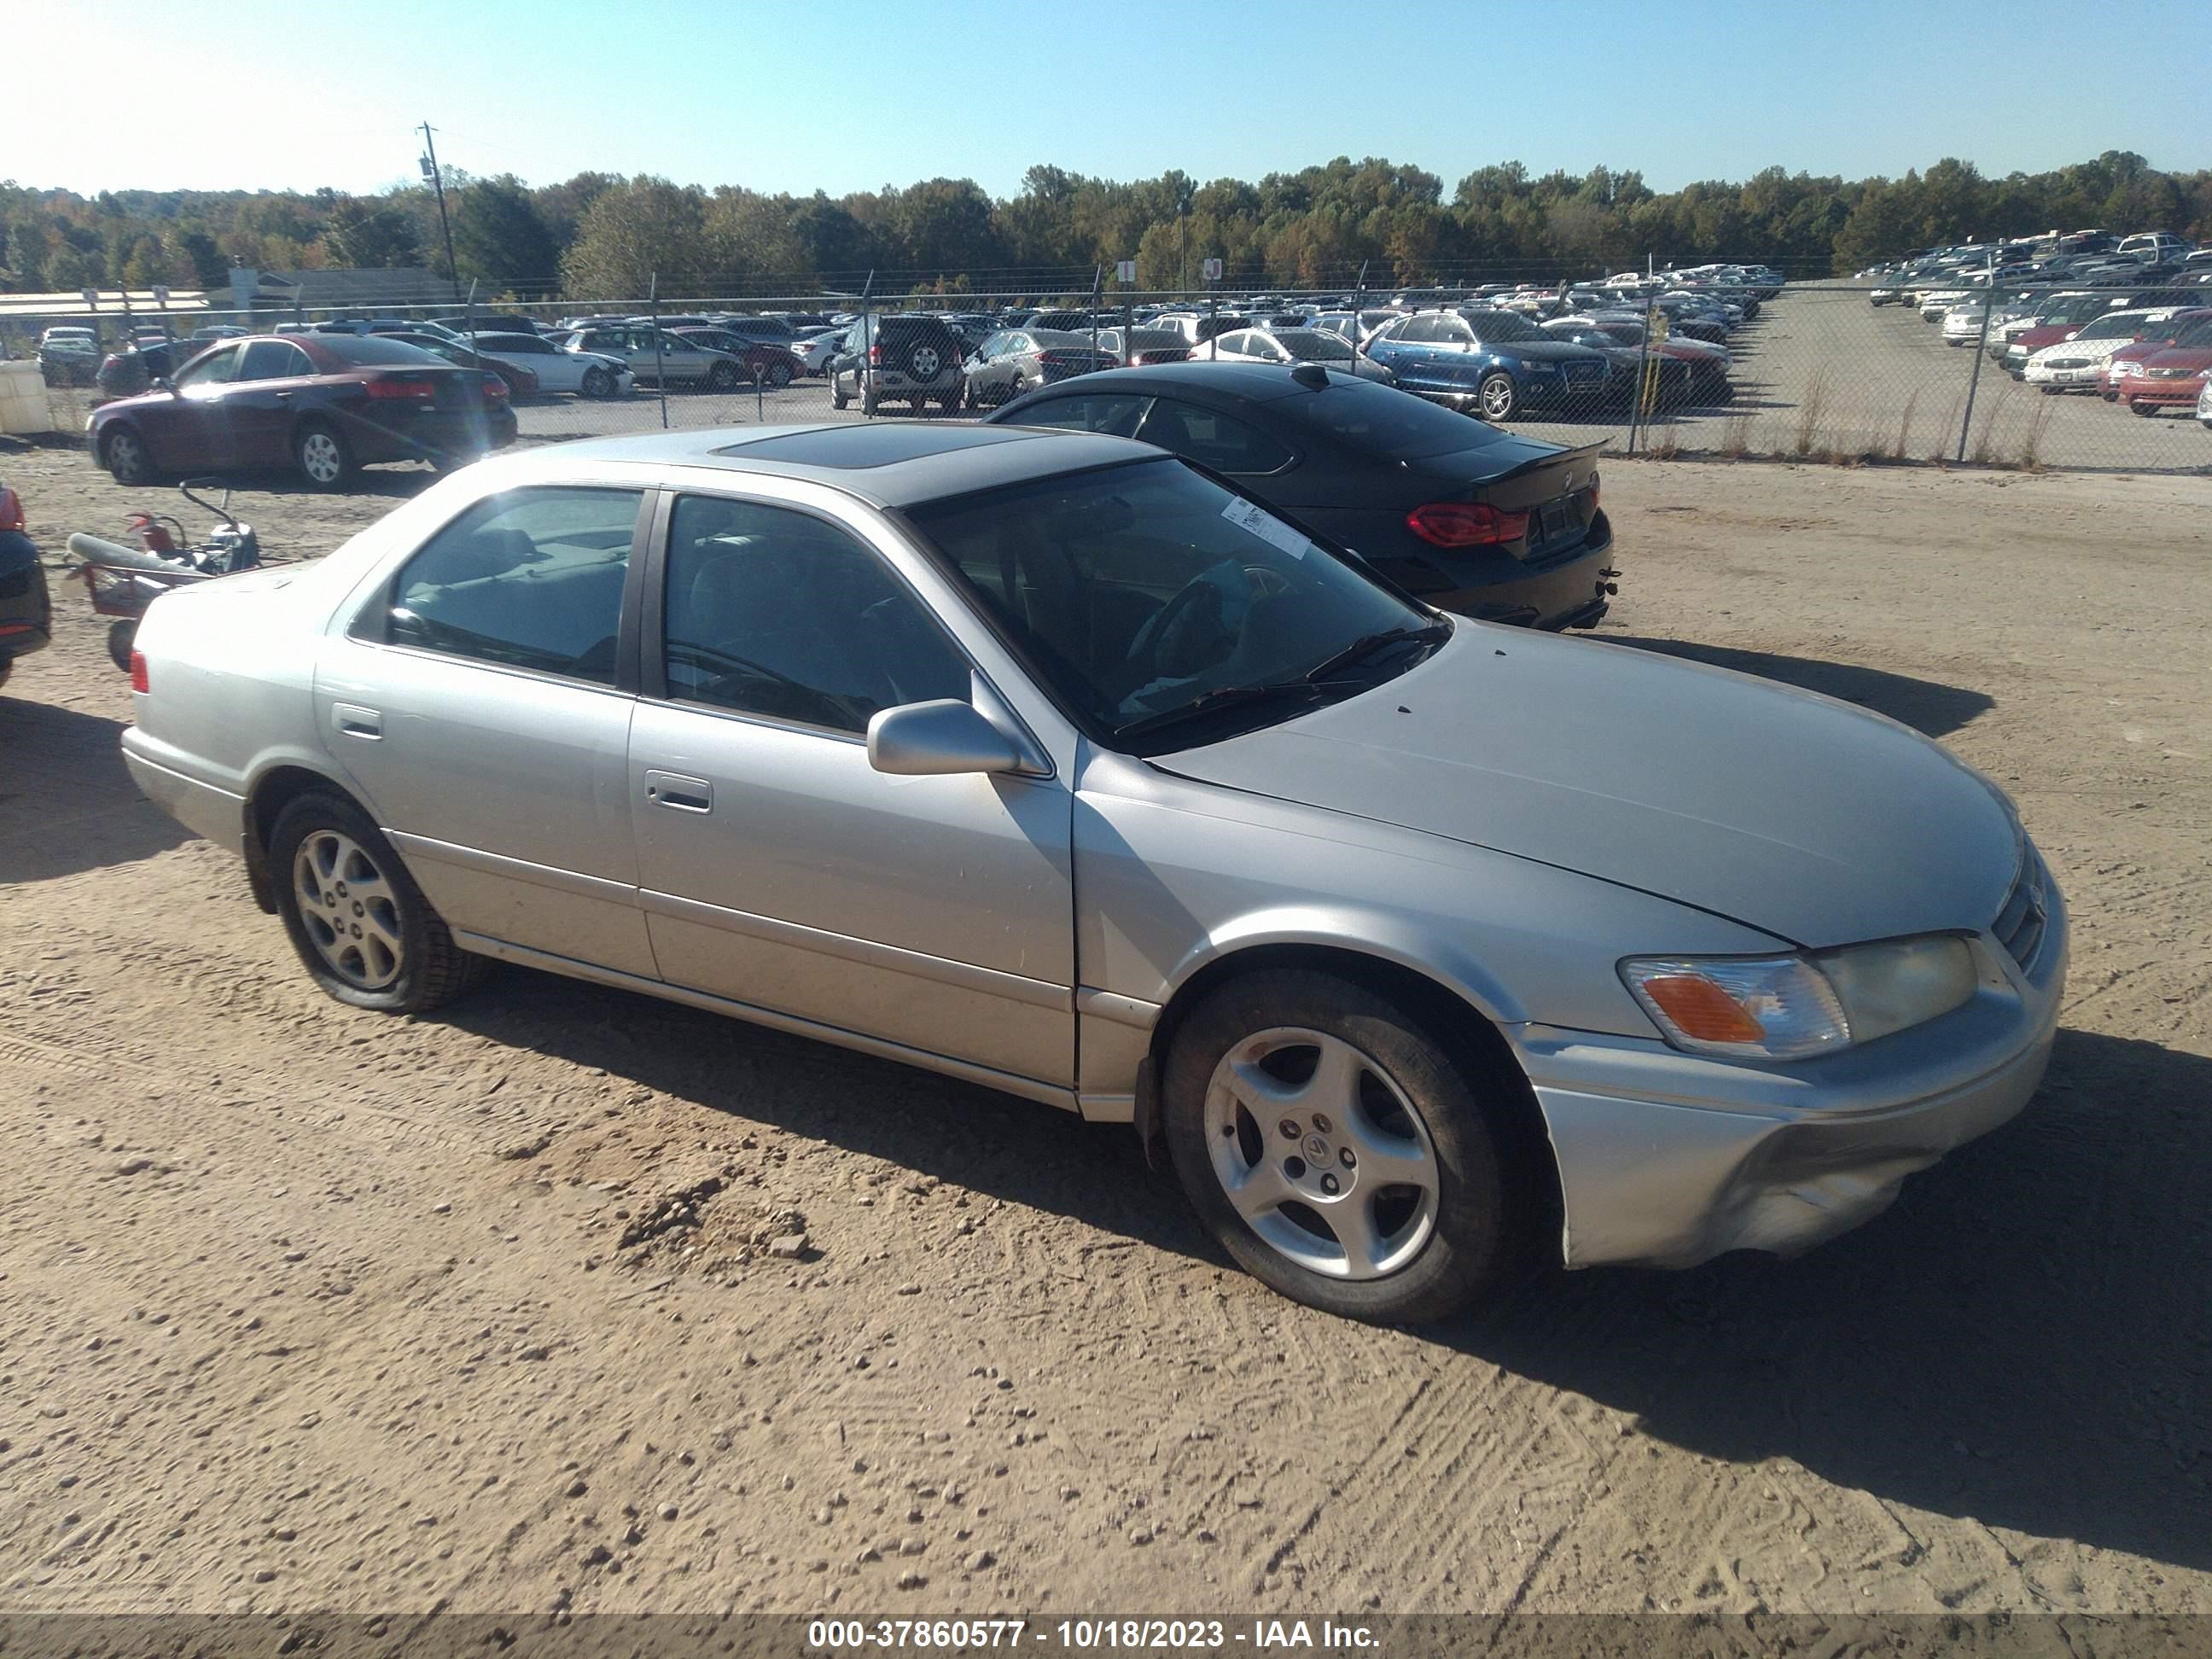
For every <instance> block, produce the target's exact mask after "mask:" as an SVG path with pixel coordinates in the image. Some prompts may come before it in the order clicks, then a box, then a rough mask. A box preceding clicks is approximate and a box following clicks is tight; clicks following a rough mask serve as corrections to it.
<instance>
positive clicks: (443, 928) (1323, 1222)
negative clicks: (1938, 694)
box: [124, 423, 2067, 1321]
mask: <svg viewBox="0 0 2212 1659" xmlns="http://www.w3.org/2000/svg"><path fill="white" fill-rule="evenodd" d="M137 646H138V655H137V660H136V662H135V663H134V665H133V671H132V673H133V685H134V690H135V692H136V696H135V697H134V702H135V705H136V708H137V725H136V726H134V727H132V728H131V730H130V731H129V732H127V733H126V734H125V738H124V748H125V756H126V757H127V759H128V761H129V763H130V767H131V772H132V774H133V775H134V776H135V777H136V778H137V781H138V783H139V785H140V787H142V788H143V789H144V790H145V792H146V793H148V794H149V796H151V797H152V798H153V799H155V800H156V801H157V802H159V803H160V804H161V805H163V806H164V807H166V808H167V810H168V811H171V812H173V814H175V815H176V817H179V819H181V820H182V821H183V822H184V823H185V824H186V825H188V826H189V827H190V828H191V829H194V830H196V831H197V832H198V833H199V834H201V835H204V836H207V837H209V838H210V840H213V841H216V842H220V843H221V844H222V845H223V846H225V847H228V848H232V849H233V850H234V851H236V852H237V853H238V854H240V855H241V857H242V858H243V859H244V860H245V862H246V868H247V871H248V872H250V876H251V880H252V889H253V891H254V892H255V894H256V895H257V896H258V898H259V900H260V902H261V904H262V906H263V908H265V909H267V910H269V911H270V912H272V913H274V914H275V915H278V916H280V917H281V918H282V919H283V926H284V927H285V930H286V932H287V933H289V936H290V938H291V941H292V944H293V945H294V946H295V949H296V951H297V952H298V955H299V958H300V960H301V963H302V964H303V965H304V966H305V968H306V969H307V972H308V974H309V975H312V976H313V978H314V980H315V981H317V983H318V984H319V985H320V986H321V987H323V988H324V989H325V991H327V992H328V993H329V994H331V996H333V997H335V998H337V999H338V1000H340V1001H343V1002H346V1003H349V1004H352V1005H354V1006H357V1007H365V1008H380V1009H390V1010H393V1011H397V1012H410V1013H418V1012H423V1011H425V1010H428V1009H429V1008H432V1007H434V1006H437V1005H438V1004H439V1003H441V1002H443V1001H444V1000H447V998H449V997H452V996H453V995H455V994H458V993H459V992H462V991H464V990H465V989H466V988H468V987H470V985H471V983H472V982H473V981H475V980H476V979H477V977H478V975H479V974H480V973H481V971H482V970H483V967H484V966H485V963H486V962H487V961H488V960H489V959H498V960H503V961H507V962H514V963H526V964H528V965H530V966H532V967H535V968H540V969H549V970H550V971H552V972H556V973H561V974H568V975H575V976H577V977H579V978H582V979H586V980H592V981H598V982H599V983H602V984H606V985H613V986H621V987H627V988H629V989H633V990H639V991H645V992H650V993H652V994H656V995H659V996H665V997H669V998H672V999H674V1000H678V1001H682V1002H685V1003H690V1004H693V1005H696V1006H700V1007H703V1008H709V1009H714V1010H718V1011H720V1012H725V1013H728V1014H732V1015H735V1016H737V1017H738V1018H742V1019H746V1020H751V1021H755V1022H757V1023H759V1024H766V1025H770V1026H775V1027H777V1028H779V1029H781V1030H790V1031H796V1032H800V1033H804V1034H805V1035H808V1036H816V1037H819V1038H822V1039H823V1040H825V1041H828V1042H836V1043H842V1044H845V1045H847V1046H848V1047H851V1048H859V1049H863V1050H866V1051H867V1052H869V1053H872V1054H881V1055H887V1056H890V1057H891V1058H893V1059H896V1060H905V1061H908V1062H910V1063H912V1064H915V1065H917V1066H926V1067H928V1068H930V1069H932V1070H934V1071H938V1072H942V1073H950V1074H951V1075H953V1076H957V1077H962V1078H967V1079H973V1080H975V1081H976V1082H978V1083H982V1084H986V1085H990V1086H992V1087H994V1088H997V1089H1001V1090H1006V1091H1011V1092H1013V1093H1016V1094H1019V1095H1023V1096H1026V1097H1030V1098H1032V1099H1034V1100H1037V1101H1041V1102H1043V1103H1047V1104H1049V1105H1053V1106H1057V1107H1060V1108H1061V1109H1065V1110H1067V1111H1070V1112H1077V1113H1080V1114H1081V1115H1083V1116H1085V1117H1087V1118H1094V1119H1104V1120H1109V1121H1129V1122H1132V1123H1133V1124H1134V1126H1135V1127H1136V1128H1137V1130H1138V1132H1139V1134H1140V1135H1141V1136H1142V1137H1143V1139H1144V1141H1145V1144H1146V1147H1147V1148H1148V1149H1149V1150H1151V1151H1153V1152H1158V1153H1159V1154H1161V1155H1164V1158H1166V1159H1167V1160H1168V1161H1170V1163H1171V1164H1173V1167H1174V1169H1175V1171H1176V1175H1177V1176H1178V1177H1179V1178H1180V1180H1181V1182H1182V1186H1183V1188H1184V1189H1185V1190H1186V1192H1187V1193H1188V1195H1189V1197H1190V1200H1191V1201H1192V1203H1193V1204H1194V1206H1195V1207H1196V1210H1197V1212H1198V1214H1199V1215H1200V1218H1202V1219H1203V1221H1204V1223H1205V1225H1206V1227H1207V1228H1208V1229H1210V1230H1211V1231H1212V1233H1213V1234H1214V1236H1215V1237H1217V1238H1218V1240H1219V1241H1220V1243H1221V1244H1222V1245H1223V1247H1224V1248H1225V1249H1227V1250H1228V1251H1229V1252H1230V1253H1231V1255H1233V1256H1235V1257H1236V1259H1237V1261H1240V1262H1241V1263H1243V1265H1244V1266H1245V1267H1247V1268H1249V1270H1250V1271H1251V1272H1252V1273H1255V1274H1256V1275H1257V1276H1258V1277H1260V1278H1261V1279H1264V1280H1265V1281H1266V1282H1267V1284H1269V1285H1273V1286H1274V1287H1275V1288H1276V1289H1278V1290H1279V1291H1282V1292H1284V1293H1285V1294H1286V1295H1288V1296H1291V1297H1297V1298H1298V1299H1300V1300H1302V1301H1305V1302H1309V1303H1311V1304H1315V1305H1316V1306H1318V1307H1322V1308H1326V1309H1329V1310H1334V1311H1336V1312H1339V1313H1341V1314H1346V1315H1350V1316H1356V1317H1360V1318H1365V1319H1376V1320H1389V1321H1411V1320H1423V1319H1429V1318H1434V1317H1437V1316H1442V1315H1444V1314H1447V1313H1449V1312H1451V1311H1452V1310H1455V1309H1459V1308H1462V1307H1463V1306H1466V1305H1468V1304H1470V1303H1472V1302H1474V1301H1476V1300H1478V1299H1480V1297H1483V1296H1484V1295H1485V1294H1486V1292H1488V1291H1491V1290H1492V1289H1493V1288H1494V1287H1495V1286H1497V1285H1499V1284H1500V1283H1501V1281H1502V1280H1503V1279H1504V1278H1505V1277H1506V1276H1507V1275H1508V1274H1509V1273H1511V1272H1512V1271H1513V1270H1514V1269H1515V1268H1516V1266H1518V1265H1521V1264H1525V1263H1526V1262H1527V1261H1528V1260H1530V1259H1531V1257H1532V1256H1534V1258H1536V1259H1538V1260H1542V1259H1546V1258H1548V1259H1549V1260H1551V1261H1554V1262H1564V1263H1565V1265H1567V1266H1569V1267H1583V1266H1587V1265H1589V1264H1593V1263H1598V1262H1647V1263H1660V1264H1668V1265H1684V1264H1688V1263H1691V1262H1695V1261H1701V1260H1703V1259H1705V1258H1706V1257H1708V1256H1711V1255H1715V1254H1716V1253H1717V1252H1720V1251H1723V1250H1729V1249H1740V1248H1754V1249H1765V1250H1772V1251H1781V1252H1788V1251H1791V1250H1795V1249H1801V1248H1803V1247H1805V1246H1808V1245H1810V1244H1812V1243H1817V1242H1819V1241H1820V1240H1821V1239H1824V1238H1826V1237H1831V1236H1832V1235H1833V1234H1835V1233H1837V1232H1839V1231H1843V1230H1844V1229H1845V1228H1847V1227H1850V1226H1851V1225H1855V1224H1857V1223H1858V1222H1860V1221H1863V1220H1864V1219H1866V1218H1868V1217H1869V1216H1871V1215H1873V1214H1875V1212H1878V1211H1880V1210H1881V1208H1882V1207H1883V1206H1885V1205H1886V1204H1887V1203H1888V1202H1889V1201H1890V1200H1891V1199H1892V1198H1893V1196H1894V1195H1895V1194H1896V1193H1897V1190H1898V1188H1899V1184H1900V1183H1901V1182H1903V1181H1904V1179H1905V1177H1906V1176H1909V1175H1911V1174H1912V1173H1913V1172H1914V1171H1915V1170H1920V1169H1923V1168H1924V1167H1925V1166H1927V1165H1928V1164H1930V1163H1932V1162H1933V1161H1935V1159H1936V1158H1938V1157H1940V1156H1941V1155H1942V1153H1944V1152H1947V1151H1948V1150H1949V1149H1950V1148H1952V1147H1954V1146H1958V1145H1959V1144H1960V1143H1961V1142H1963V1141H1965V1140H1967V1139H1971V1138H1972V1137H1973V1136H1976V1135H1978V1134H1980V1133H1983V1132H1984V1131H1985V1130H1987V1129H1990V1128H1991V1127H1994V1126H1996V1125H1997V1124H1999V1123H2002V1122H2003V1121H2005V1120H2006V1119H2007V1118H2008V1117H2010V1116H2011V1115H2013V1114H2014V1113H2015V1112H2017V1111H2018V1110H2019V1109H2021V1105H2022V1104H2023V1103H2025V1102H2026V1101H2027V1098H2028V1097H2029V1096H2030V1095H2031V1094H2033V1091H2034V1090H2035V1087H2036V1085H2037V1082H2038V1080H2039V1078H2040V1077H2041V1075H2042V1073H2043V1069H2044V1064H2045V1059H2046V1057H2047V1054H2048V1052H2049V1049H2050V1045H2051V1032H2052V1030H2053V1027H2054V1024H2055V1022H2056V1020H2057V1010H2058V1001H2059V995H2060V990H2061V986H2062V982H2063V978H2064V975H2065V965H2066V951H2067V940H2066V918H2065V912H2064V909H2063V905H2062V903H2061V901H2060V898H2059V894H2058V890H2057V887H2056V886H2055V885H2054V884H2053V883H2052V881H2051V877H2050V875H2049V873H2048V872H2047V871H2046V870H2045V867H2044V865H2043V862H2042V860H2040V858H2039V856H2038V855H2037V853H2036V851H2035V848H2033V845H2032V844H2031V843H2030V842H2029V841H2028V839H2027V836H2026V835H2025V834H2024V833H2023V832H2022V830H2021V824H2020V821H2019V819H2018V817H2016V816H2015V813H2014V811H2013V809H2012V806H2011V805H2010V804H2009V803H2008V801H2007V800H2006V799H2005V797H2004V796H2003V794H2002V793H2001V792H2000V791H1999V790H1998V789H1997V788H1996V787H1995V786H1994V785H1993V784H1991V783H1990V781H1988V780H1987V779H1985V778H1984V777H1982V776H1980V775H1978V774H1977V773H1975V772H1973V771H1972V770H1970V769H1968V768H1966V766H1964V765H1962V764H1961V763H1959V762H1957V761H1955V760H1954V759H1953V758H1951V757H1949V756H1948V755H1947V754H1946V753H1945V752H1944V751H1943V750H1942V749H1940V748H1938V747H1937V746H1936V744H1933V743H1930V742H1929V741H1927V740H1926V739H1924V738H1921V737H1919V736H1918V735H1917V734H1916V733H1914V732H1911V731H1908V730H1907V729H1905V727H1903V726H1898V725H1895V724H1893V723H1892V722H1891V721H1888V720H1882V719H1880V718H1878V717H1876V716H1874V715H1871V714H1867V713H1865V712H1863V710H1860V709H1857V708H1851V707H1849V706H1846V705H1844V704H1842V703H1838V702H1830V701H1828V700H1827V699H1826V698H1822V697H1819V696H1811V695H1808V694H1807V693H1804V692H1801V691H1795V690H1786V689H1784V688H1781V687H1778V686H1776V685H1772V684H1767V683H1765V682H1762V681H1759V680H1754V679H1750V678H1744V677H1742V676H1740V675H1735V674H1730V673H1726V672H1722V671H1717V670H1714V669H1710V668H1705V667H1699V666H1695V665H1689V664H1686V663H1683V662H1680V661H1676V660H1672V659H1666V658H1662V657H1657V656H1654V655H1650V654H1647V653H1642V652H1638V651H1634V650H1628V649H1623V648H1620V647H1611V646H1607V645H1602V644H1598V643H1595V642H1592V641H1583V640H1566V639H1560V638H1554V637H1550V636H1547V635H1531V634H1528V633H1526V632H1522V631H1520V630H1516V629H1498V628H1492V627H1489V626H1486V625H1484V624H1481V623H1469V622H1467V621H1464V620H1455V619H1454V618H1451V617H1446V616H1444V615H1443V614H1442V613H1440V612H1437V611H1431V610H1428V609H1426V608H1425V607H1424V606H1422V605H1420V604H1419V603H1418V602H1416V601H1414V600H1413V599H1409V598H1407V596H1406V595H1405V594H1403V593H1401V592H1397V591H1396V590H1395V589H1393V588H1392V587H1390V586H1388V585H1387V584H1385V583H1384V582H1383V581H1381V580H1377V579H1376V577H1375V576H1374V575H1373V574H1370V573H1369V572H1368V571H1367V570H1366V569H1365V568H1364V567H1363V566H1362V565H1361V564H1360V562H1358V559H1357V558H1356V557H1354V556H1351V555H1349V554H1347V553H1346V552H1345V551H1344V550H1341V549H1339V548H1337V547H1334V546H1332V545H1330V544H1328V543H1326V542H1324V541H1322V540H1319V539H1317V538H1315V537H1313V536H1312V535H1310V534H1309V533H1308V532H1305V531H1304V530H1303V529H1302V528H1300V527H1299V526H1297V524H1295V523H1293V522H1291V521H1289V520H1285V519H1283V518H1281V517H1279V516H1277V515H1276V514H1274V513H1271V512H1269V511H1268V510H1267V508H1265V507H1261V506H1260V505H1259V504H1258V503H1256V502H1255V501H1251V500H1249V499H1248V498H1245V497H1243V496H1241V495H1238V494H1237V493H1236V492H1235V491H1234V490H1233V489H1231V488H1229V487H1228V486H1226V485H1225V484H1223V483H1220V482H1219V481H1218V480H1217V479H1215V478H1213V477H1210V476H1208V475H1206V474H1205V473H1202V472H1200V471H1196V470H1194V469H1193V468H1192V467H1190V466H1188V465H1186V464H1184V463H1183V462H1182V461H1180V460H1177V459H1173V458H1170V457H1168V456H1165V455H1164V454H1162V453H1160V452H1159V451H1158V450H1154V449H1152V448H1149V447H1145V446H1143V445H1139V444H1136V443H1132V442H1127V441H1122V440H1120V439H1115V438H1110V437H1105V436H1099V435H1090V434H1085V433H1071V432H1066V431H1045V430H1038V429H1027V428H1018V427H982V428H968V427H957V426H924V425H914V424H900V423H884V424H876V425H871V426H864V427H863V426H837V427H813V428H805V427H802V428H745V429H744V430H742V431H723V432H693V433H682V434H667V435H656V436H653V437H649V438H641V439H625V440H620V441H611V442H604V443H578V444H567V445H562V446H558V447H550V448H547V449H543V450H539V451H537V452H535V453H529V454H525V455H518V456H513V457H510V458H504V459H498V460H495V461H489V462H485V463H482V464H479V465H475V466H471V467H470V468H468V469H467V470H466V471H463V472H461V473H459V474H457V475H456V476H454V477H452V478H449V479H447V480H446V481H445V482H443V483H439V484H438V485H436V486H435V488H433V489H430V490H428V492H427V493H425V494H424V495H422V496H420V497H419V498H417V499H416V500H415V501H410V502H409V503H408V504H406V505H405V506H403V507H400V508H398V510H397V511H395V512H394V513H392V514H391V515H390V516H389V517H387V518H386V519H385V520H382V521H381V522H380V523H379V524H377V525H376V526H374V527H373V528H371V529H369V530H367V531H364V532H362V534H360V535H359V536H357V537H356V538H354V539H353V540H352V541H351V542H349V544H347V545H346V546H345V547H344V548H343V549H341V550H339V551H338V552H337V553H334V554H332V555H331V556H329V557H328V558H325V559H324V560H322V561H320V562H319V563H316V564H313V565H310V566H301V567H289V568H280V569H270V570H267V571H262V572H254V573H248V574H241V575H238V576H233V577H228V578H226V579H225V580H222V581H219V582H209V583H205V584H203V585H200V586H195V587H191V588H188V589H184V590H180V591H178V592H174V593H173V594H172V595H171V596H169V597H167V598H165V599H161V601H160V602H159V603H157V604H156V605H155V606H154V607H153V609H152V611H151V612H150V613H149V615H148V617H147V618H146V621H145V623H144V624H143V626H142V627H141V628H140V629H139V632H138V636H137Z"/></svg>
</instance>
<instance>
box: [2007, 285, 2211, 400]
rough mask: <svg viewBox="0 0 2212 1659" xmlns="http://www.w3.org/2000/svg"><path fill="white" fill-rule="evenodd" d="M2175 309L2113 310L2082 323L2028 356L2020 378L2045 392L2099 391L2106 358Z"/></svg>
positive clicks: (2130, 343) (2175, 308)
mask: <svg viewBox="0 0 2212 1659" xmlns="http://www.w3.org/2000/svg"><path fill="white" fill-rule="evenodd" d="M2177 309H2179V307H2173V306H2167V307H2163V308H2162V309H2160V310H2156V311H2116V312H2114V313H2112V315H2110V316H2109V317H2100V318H2098V319H2097V320H2096V321H2095V322H2093V323H2089V324H2086V325H2083V327H2082V330H2081V332H2080V333H2079V334H2076V335H2075V337H2073V338H2072V339H2070V340H2061V341H2060V342H2059V343H2057V345H2047V346H2045V347H2044V348H2043V349H2042V350H2040V351H2039V352H2036V353H2035V354H2034V355H2033V356H2031V357H2029V358H2028V360H2027V366H2026V367H2025V368H2023V369H2021V380H2025V381H2026V382H2027V384H2028V385H2029V386H2041V387H2042V388H2043V389H2044V391H2045V392H2063V391H2065V390H2067V389H2068V388H2069V386H2079V387H2081V388H2082V389H2083V390H2084V391H2089V392H2094V391H2098V390H2100V388H2101V386H2102V385H2103V379H2104V373H2105V362H2106V359H2107V358H2109V357H2110V356H2112V354H2113V353H2114V352H2115V351H2118V349H2120V348H2121V347H2122V346H2124V345H2133V344H2134V343H2136V341H2137V340H2140V339H2141V338H2142V336H2143V330H2144V329H2145V328H2146V327H2148V325H2150V324H2152V323H2162V322H2164V321H2165V320H2166V319H2167V318H2169V317H2171V316H2172V315H2173V313H2174V312H2175V311H2176V310H2177Z"/></svg>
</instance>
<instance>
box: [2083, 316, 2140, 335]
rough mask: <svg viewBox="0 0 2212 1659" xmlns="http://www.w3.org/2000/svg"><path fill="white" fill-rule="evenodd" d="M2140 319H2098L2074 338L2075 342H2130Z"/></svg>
mask: <svg viewBox="0 0 2212 1659" xmlns="http://www.w3.org/2000/svg"><path fill="white" fill-rule="evenodd" d="M2141 323H2142V319H2141V318H2140V317H2100V318H2099V319H2097V320H2096V321H2095V322H2093V323H2092V324H2090V325H2088V327H2087V328H2085V329H2083V330H2082V331H2081V332H2080V333H2079V334H2077V335H2075V339H2077V340H2132V339H2133V338H2135V337H2136V329H2137V327H2138V325H2140V324H2141Z"/></svg>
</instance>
